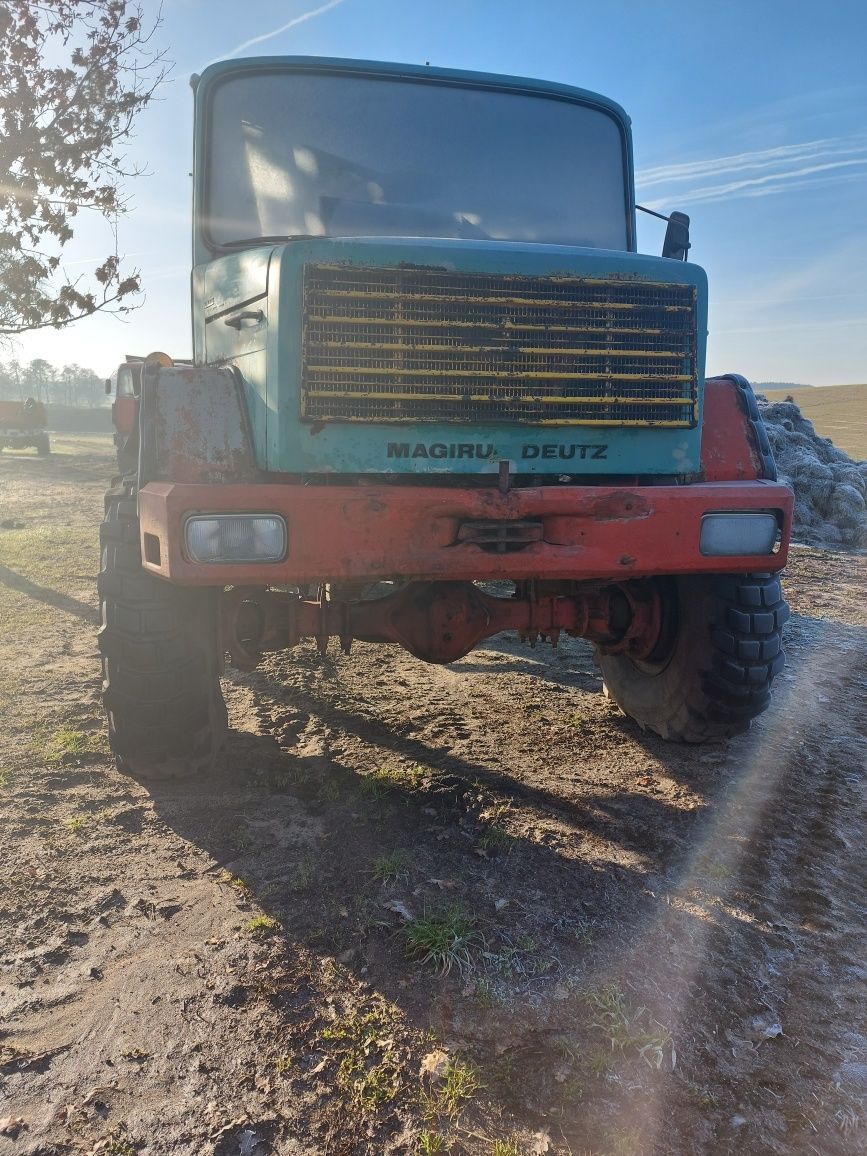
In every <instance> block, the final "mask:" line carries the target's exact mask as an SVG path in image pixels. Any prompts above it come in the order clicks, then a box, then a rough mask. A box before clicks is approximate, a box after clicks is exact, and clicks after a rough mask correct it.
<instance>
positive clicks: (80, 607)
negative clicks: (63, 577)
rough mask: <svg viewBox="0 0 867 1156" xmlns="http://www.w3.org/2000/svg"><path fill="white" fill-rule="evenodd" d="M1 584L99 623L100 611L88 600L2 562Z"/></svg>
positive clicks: (0, 566)
mask: <svg viewBox="0 0 867 1156" xmlns="http://www.w3.org/2000/svg"><path fill="white" fill-rule="evenodd" d="M0 584H2V585H3V586H6V587H8V589H10V590H14V591H15V592H16V593H18V594H24V595H25V596H26V597H27V598H32V599H33V600H34V601H36V602H44V603H45V604H46V605H47V606H54V607H55V608H56V609H57V610H62V611H63V612H64V613H65V614H73V615H75V617H77V618H82V619H84V621H85V622H88V623H90V624H91V625H93V626H97V625H99V611H98V610H96V609H94V607H93V606H89V605H88V604H87V603H86V602H81V601H79V599H78V598H73V597H71V595H69V594H63V593H61V591H59V590H52V589H51V587H50V586H40V585H39V584H38V583H37V582H31V580H30V579H29V578H25V577H24V575H23V574H19V573H17V572H16V571H15V570H11V569H10V568H9V567H8V566H3V565H2V564H0Z"/></svg>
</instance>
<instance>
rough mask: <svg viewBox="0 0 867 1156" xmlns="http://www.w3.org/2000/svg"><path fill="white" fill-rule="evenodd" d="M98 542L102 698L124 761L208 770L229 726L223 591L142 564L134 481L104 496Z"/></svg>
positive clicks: (161, 772)
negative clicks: (223, 684)
mask: <svg viewBox="0 0 867 1156" xmlns="http://www.w3.org/2000/svg"><path fill="white" fill-rule="evenodd" d="M100 545H101V551H102V562H101V568H100V574H99V595H100V603H101V607H102V626H101V629H100V632H99V648H100V652H101V654H102V672H103V699H104V703H105V708H106V712H107V714H108V727H109V742H110V744H111V749H112V751H113V752H114V754H115V756H116V758H117V764H118V767H119V769H120V770H122V771H125V772H127V773H129V774H134V775H136V776H137V777H140V778H145V779H167V778H179V777H185V776H188V775H194V774H200V773H205V772H208V771H210V770H211V769H212V768H213V766H214V763H215V761H216V758H217V755H218V753H219V750H220V748H221V746H222V744H223V742H224V739H225V733H226V729H227V722H226V707H225V703H224V702H223V696H222V692H221V690H220V679H219V673H220V666H221V658H222V655H221V652H220V643H219V630H218V620H217V600H216V599H217V594H216V591H213V590H200V589H190V588H182V587H178V586H172V585H170V584H169V583H168V582H165V581H164V580H163V579H161V578H157V577H155V576H154V575H153V574H149V573H148V572H147V571H146V570H143V569H142V565H141V553H140V546H139V524H138V517H137V513H136V499H135V493H134V490H133V488H132V486H130V485H129V484H126V485H124V484H123V483H121V484H119V485H117V486H115V487H113V488H112V489H111V490H109V492H108V494H107V495H106V502H105V520H104V521H103V523H102V526H101V527H100Z"/></svg>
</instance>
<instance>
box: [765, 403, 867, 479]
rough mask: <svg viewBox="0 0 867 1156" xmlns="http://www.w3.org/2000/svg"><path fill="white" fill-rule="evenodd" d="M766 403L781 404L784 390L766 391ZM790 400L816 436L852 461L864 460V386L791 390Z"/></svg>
mask: <svg viewBox="0 0 867 1156" xmlns="http://www.w3.org/2000/svg"><path fill="white" fill-rule="evenodd" d="M765 396H766V397H767V398H768V400H769V401H783V400H784V399H785V398H786V397H788V396H790V394H789V393H788V392H787V391H786V390H769V391H767V393H765ZM791 397H793V398H794V400H795V401H796V402H797V403H798V405H799V406H800V409H801V413H802V414H803V415H804V417H806V418H809V419H810V421H811V422H812V423H813V425H814V426H815V427H816V432H817V433H820V434H821V435H822V436H823V437H826V438H830V439H831V440H832V441H833V443H834V445H835V446H839V448H840V449H841V450H845V451H846V453H847V454H849V456H850V457H852V458H855V460H856V461H861V460H862V459H864V458H867V385H828V386H822V387H821V388H818V387H817V388H814V389H795V390H793V391H791Z"/></svg>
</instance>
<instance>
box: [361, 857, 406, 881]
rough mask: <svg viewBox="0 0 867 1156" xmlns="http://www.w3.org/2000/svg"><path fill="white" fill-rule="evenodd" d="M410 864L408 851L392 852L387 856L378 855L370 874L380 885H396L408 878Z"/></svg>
mask: <svg viewBox="0 0 867 1156" xmlns="http://www.w3.org/2000/svg"><path fill="white" fill-rule="evenodd" d="M409 864H410V857H409V855H408V854H407V852H406V851H392V852H391V853H390V854H387V855H377V857H376V858H375V859H374V860H373V865H372V866H371V871H370V873H371V875H372V876H373V878H374V879H375V880H376V881H377V882H379V883H394V882H395V881H396V880H398V879H406V878H407V877H408V874H409Z"/></svg>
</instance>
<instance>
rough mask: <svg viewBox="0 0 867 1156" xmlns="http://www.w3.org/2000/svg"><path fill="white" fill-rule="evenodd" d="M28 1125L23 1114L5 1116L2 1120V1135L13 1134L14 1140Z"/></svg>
mask: <svg viewBox="0 0 867 1156" xmlns="http://www.w3.org/2000/svg"><path fill="white" fill-rule="evenodd" d="M26 1127H27V1121H26V1120H25V1119H24V1117H23V1116H4V1117H3V1119H2V1120H0V1136H11V1137H12V1139H13V1140H14V1139H15V1137H16V1136H17V1135H18V1133H19V1132H21V1131H22V1130H23V1129H24V1128H26Z"/></svg>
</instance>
